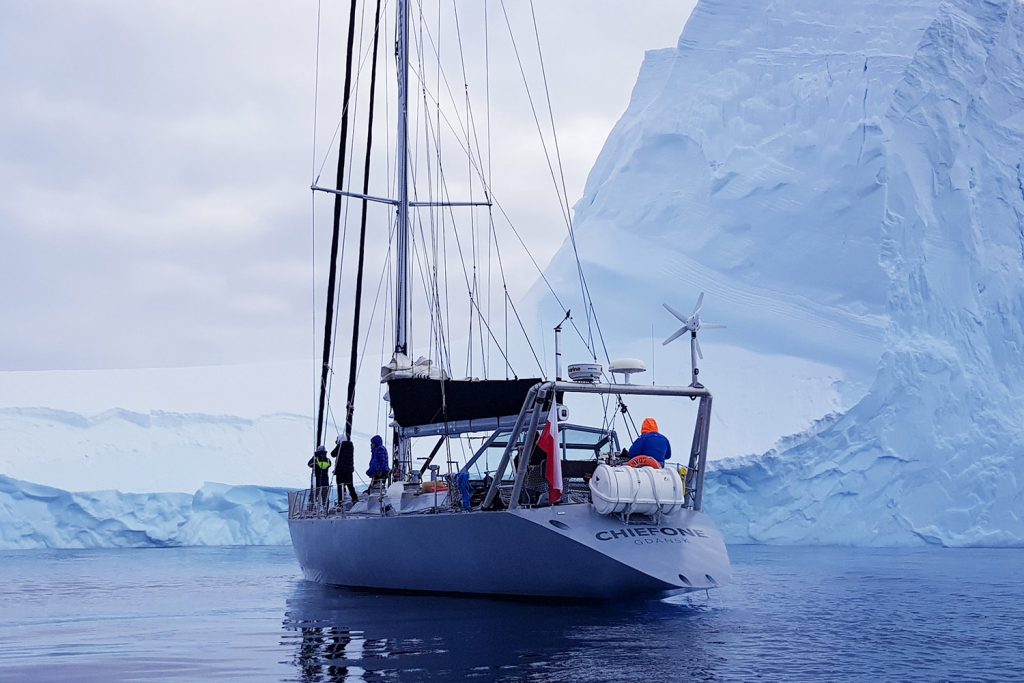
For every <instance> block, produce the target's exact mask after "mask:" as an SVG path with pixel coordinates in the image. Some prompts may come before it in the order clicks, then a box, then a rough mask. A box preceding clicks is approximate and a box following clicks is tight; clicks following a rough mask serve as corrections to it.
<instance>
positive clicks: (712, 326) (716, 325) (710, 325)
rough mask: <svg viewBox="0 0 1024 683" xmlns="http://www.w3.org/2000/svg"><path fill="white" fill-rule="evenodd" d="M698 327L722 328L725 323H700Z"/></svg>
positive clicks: (706, 328)
mask: <svg viewBox="0 0 1024 683" xmlns="http://www.w3.org/2000/svg"><path fill="white" fill-rule="evenodd" d="M700 329H702V330H724V329H725V325H720V324H719V323H701V324H700Z"/></svg>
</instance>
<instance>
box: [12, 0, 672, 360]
mask: <svg viewBox="0 0 1024 683" xmlns="http://www.w3.org/2000/svg"><path fill="white" fill-rule="evenodd" d="M346 4H347V3H335V2H324V3H323V5H322V10H321V36H320V39H321V43H320V71H319V78H320V84H319V96H318V107H317V112H316V121H317V122H318V126H317V127H318V130H317V156H316V161H315V162H314V160H313V154H312V152H311V138H312V127H313V121H314V111H313V92H314V87H313V83H314V54H315V53H314V50H315V27H316V16H317V5H316V4H315V3H313V2H303V3H270V2H264V3H260V2H255V3H254V2H218V3H202V4H193V3H179V2H170V1H157V2H146V3H136V2H127V1H125V2H114V1H108V2H93V3H88V4H75V3H64V2H10V3H4V4H3V5H2V6H0V64H3V65H4V66H3V68H2V69H0V98H2V99H3V101H4V102H5V106H4V107H3V108H0V183H2V184H3V187H4V190H3V192H2V193H0V309H2V311H3V315H4V319H5V320H4V325H3V326H0V369H3V370H12V369H47V368H95V367H146V366H171V365H204V364H216V363H229V362H251V361H260V360H278V359H287V358H308V357H309V356H310V354H311V352H312V349H311V341H310V336H311V335H313V334H314V330H315V329H316V326H314V325H313V324H312V323H311V316H312V314H313V311H314V310H315V311H316V312H317V315H318V316H321V317H322V313H321V311H320V309H321V307H322V305H323V303H322V295H323V290H324V287H325V280H326V278H325V268H326V258H327V251H328V248H327V245H328V240H329V235H328V230H329V225H330V213H331V200H330V199H329V198H327V197H321V198H318V199H317V200H316V212H317V213H316V225H317V232H316V235H315V236H314V234H313V232H312V229H311V215H310V210H311V206H312V204H311V200H310V196H309V192H308V190H307V189H306V188H307V186H308V183H309V181H310V178H311V177H312V176H313V174H314V168H315V166H318V165H319V164H320V163H321V162H325V166H324V168H325V170H324V173H323V175H322V177H321V181H320V182H321V183H323V184H327V185H330V184H332V183H333V175H334V166H335V161H334V157H333V154H334V152H333V151H330V148H329V146H328V143H329V141H330V135H331V132H332V131H333V129H334V126H335V124H336V123H337V118H338V110H339V102H340V94H339V93H340V87H341V80H342V79H341V74H342V68H343V56H344V50H343V45H344V30H345V27H344V21H345V20H344V16H345V13H346V11H347V10H346V8H345V5H346ZM427 4H430V3H427ZM675 4H676V3H670V2H650V3H637V4H636V5H637V6H632V5H631V6H629V7H627V8H624V7H623V5H622V4H621V3H613V2H610V1H608V0H604V1H602V2H594V1H584V0H573V1H572V2H562V3H543V4H538V5H537V20H538V23H539V25H540V27H541V35H542V38H543V40H544V47H545V53H544V58H545V60H546V66H547V72H548V78H549V82H548V85H549V89H550V90H549V91H550V97H551V105H552V109H553V110H554V113H555V116H556V123H557V124H558V130H559V146H560V152H561V157H562V161H563V164H564V167H565V181H566V187H567V195H568V199H569V202H570V203H571V202H574V201H575V199H576V198H577V197H578V196H579V195H580V194H581V192H582V187H583V182H584V180H585V176H586V173H587V171H588V170H589V167H590V165H591V164H592V162H593V160H594V158H595V157H596V156H597V153H598V151H599V149H600V146H601V144H602V143H603V139H604V136H605V135H606V134H607V132H608V130H610V128H611V126H612V125H613V124H614V121H615V119H616V118H617V116H618V114H619V113H620V112H621V111H622V110H623V109H624V108H625V105H626V102H627V99H628V93H629V89H630V87H631V85H632V82H633V80H634V78H635V75H636V71H637V69H638V67H639V64H640V60H641V58H642V53H643V50H644V49H647V48H656V47H662V46H664V45H668V44H671V43H673V42H674V41H675V39H676V36H677V35H678V32H679V30H680V29H681V27H682V23H683V20H684V19H685V16H686V15H687V14H688V12H689V8H688V7H676V6H675ZM506 6H507V7H508V11H509V15H510V18H511V19H512V22H513V25H514V27H515V29H516V34H517V40H519V41H520V45H519V47H520V50H521V54H522V55H523V58H524V67H525V68H526V70H527V75H528V76H529V80H530V83H531V87H532V88H534V90H533V91H532V94H533V96H534V98H535V104H536V105H537V106H538V107H540V108H542V109H543V112H544V114H543V116H546V100H541V99H540V98H542V97H544V95H543V90H542V88H541V85H542V84H541V81H540V78H539V71H538V69H537V63H536V45H535V44H533V42H532V41H533V34H532V22H531V21H530V16H529V6H528V5H527V4H526V3H524V2H521V1H515V0H508V2H506ZM445 7H446V8H447V7H448V5H447V4H445ZM487 7H488V12H489V20H490V26H491V31H490V33H489V34H488V45H489V48H490V51H491V52H490V58H491V78H492V80H491V93H490V105H491V107H490V111H491V143H492V144H491V152H492V153H491V167H492V169H493V181H494V182H493V185H494V187H495V193H496V195H497V197H498V198H499V200H500V201H501V202H502V204H503V206H504V207H505V208H506V210H507V211H508V212H509V214H510V215H511V216H512V217H513V219H514V220H515V222H516V224H517V226H518V227H519V229H520V230H521V232H522V233H523V235H524V237H525V238H526V239H527V240H528V241H529V243H530V245H531V249H532V250H533V251H534V254H535V256H536V258H537V260H538V261H539V262H540V263H541V264H542V265H543V264H544V263H546V262H547V261H548V259H549V258H550V256H551V255H552V254H553V253H554V252H555V250H556V249H557V248H558V247H559V245H560V244H561V242H562V241H563V239H564V238H565V228H564V223H563V222H562V221H561V218H560V213H559V207H558V203H557V200H556V194H555V191H554V189H553V186H552V183H551V180H550V178H549V177H548V176H549V171H548V168H547V165H546V162H545V161H544V156H543V153H542V151H541V150H540V147H539V145H538V142H537V133H536V130H535V124H534V121H533V117H532V114H531V113H530V110H529V107H528V104H526V103H525V95H524V91H523V86H522V82H521V78H520V76H519V74H518V72H517V68H518V67H516V66H515V65H514V62H513V60H514V55H513V54H512V52H511V49H510V46H509V42H508V32H507V29H506V28H505V26H504V23H503V21H504V19H503V17H501V16H500V15H499V14H497V13H498V12H499V11H500V5H499V4H498V3H495V2H490V3H488V5H487ZM431 11H436V9H435V10H431V9H430V8H429V7H427V5H424V12H425V14H426V15H427V16H431V14H430V12H431ZM460 12H462V13H461V14H460V22H461V26H460V28H461V30H462V38H463V48H464V51H465V53H466V54H470V55H474V57H473V58H472V61H470V62H469V64H468V66H467V76H468V78H469V80H470V83H471V88H472V96H473V97H474V98H476V99H475V100H474V113H475V117H474V118H475V123H476V130H477V133H478V137H479V134H482V133H483V132H485V127H484V125H485V123H484V120H483V116H484V113H485V108H484V107H483V104H482V103H483V102H484V98H483V95H482V93H480V91H479V88H477V85H478V84H479V83H481V82H482V72H483V66H484V64H483V61H482V60H481V59H480V58H479V57H480V55H481V54H482V52H483V31H482V28H481V27H482V26H483V15H482V5H471V6H469V7H467V8H461V7H460ZM389 21H390V19H389ZM474 27H475V28H474ZM440 28H441V32H442V35H441V37H442V38H444V39H445V40H443V41H442V42H441V45H442V48H441V51H442V61H443V63H444V66H445V69H446V73H447V74H448V77H449V83H450V85H451V86H452V88H453V93H454V94H455V96H456V99H458V97H459V95H460V94H461V91H460V87H461V80H462V76H461V73H460V72H461V67H460V66H459V65H458V52H457V49H456V47H454V45H456V44H457V41H455V38H456V36H455V34H454V30H453V26H452V25H451V23H445V24H442V26H441V27H440ZM453 41H454V42H453ZM366 49H368V45H367V44H364V51H365V50H366ZM381 52H382V59H386V60H390V59H391V50H390V43H389V42H385V45H384V49H382V51H381ZM381 69H382V75H386V81H384V82H386V83H388V84H389V88H391V89H393V86H391V85H390V83H391V81H392V80H393V75H394V67H393V64H391V63H390V61H389V63H388V64H387V66H386V67H385V66H384V65H383V61H382V66H381ZM385 72H386V74H385ZM366 75H367V73H366V72H364V73H363V75H362V77H363V78H365V76H366ZM435 76H436V74H435ZM425 78H426V80H427V81H428V83H429V82H432V81H431V79H430V77H429V76H425ZM433 82H434V85H435V86H437V83H436V79H435V80H434V81H433ZM362 84H363V86H364V87H365V84H366V82H365V80H364V81H362ZM437 92H441V96H440V98H439V99H440V100H441V102H442V108H443V109H445V110H446V111H447V112H449V113H451V114H452V115H454V112H455V111H456V110H457V109H458V106H457V104H454V103H452V101H451V98H449V97H448V95H447V91H446V90H445V91H441V90H440V88H436V89H435V95H436V94H437ZM363 97H365V95H364V96H363ZM380 97H381V100H380V102H381V106H382V107H390V108H391V109H390V112H391V114H392V115H393V107H394V102H393V95H391V96H390V97H391V100H390V101H388V100H387V98H386V97H384V96H383V95H381V96H380ZM419 99H421V96H420V97H419ZM361 106H365V105H364V104H361ZM417 106H419V100H418V101H417ZM428 110H429V106H428ZM358 113H359V116H360V127H359V129H358V131H357V138H359V139H361V136H362V135H363V133H362V128H361V125H362V121H363V120H364V118H363V116H362V114H363V112H361V111H360V112H358ZM435 114H436V111H435ZM416 116H420V114H416ZM417 120H418V121H419V120H420V119H417ZM435 122H436V116H435ZM541 123H542V127H544V126H546V125H547V123H546V121H545V119H544V118H543V117H542V119H541ZM453 125H455V126H456V127H457V124H456V123H455V122H454V118H453ZM445 133H446V134H450V131H447V130H446V131H445ZM420 134H421V135H422V133H420ZM377 136H378V137H377V143H376V148H377V150H378V152H380V153H379V154H378V155H377V156H376V158H375V168H376V169H377V171H376V175H375V180H377V181H380V182H378V183H376V186H377V187H378V188H379V189H377V190H376V191H378V192H380V193H382V194H384V193H385V190H384V189H380V188H383V187H384V186H385V185H386V182H385V181H384V176H385V175H386V173H385V169H386V168H387V167H388V166H389V165H390V167H391V168H393V158H392V159H390V161H388V160H387V159H386V155H385V154H384V153H383V152H382V150H383V149H384V145H385V143H386V142H387V140H388V139H389V136H390V137H391V139H392V140H393V136H391V135H390V134H389V133H385V131H383V130H381V129H378V132H377ZM549 142H551V141H550V139H549ZM419 144H425V143H423V142H421V143H419ZM442 151H443V159H444V160H445V163H446V166H447V167H448V170H447V171H446V174H447V175H449V176H450V178H449V180H450V191H451V192H452V194H453V198H458V197H455V196H454V195H455V194H457V193H466V194H468V193H469V192H470V187H471V181H470V174H469V173H468V172H467V171H466V169H464V168H463V165H464V163H465V162H464V161H462V162H456V161H455V159H456V158H457V154H456V152H458V145H457V144H455V143H453V142H451V141H449V142H448V143H446V144H445V146H444V147H443V148H442ZM421 152H422V150H421ZM361 155H362V150H361V143H359V142H357V143H355V144H354V149H353V150H352V158H353V159H355V160H356V161H355V168H356V169H358V168H359V167H360V166H361V159H362V156H361ZM486 158H487V157H486V154H485V155H484V157H483V159H486ZM325 160H326V161H325ZM449 160H451V161H449ZM418 170H419V171H423V172H424V174H425V170H426V167H425V166H421V167H419V169H418ZM421 179H423V176H421ZM472 183H473V185H472V187H473V190H474V194H475V196H477V197H479V196H480V186H479V182H478V181H476V180H474V181H472ZM459 196H465V195H462V194H460V195H459ZM349 210H350V211H351V212H352V213H351V214H350V223H349V227H348V238H349V242H348V244H347V246H346V249H347V252H346V263H345V266H344V268H345V270H344V277H343V280H344V282H343V294H344V295H347V298H346V297H345V296H343V300H344V303H343V311H346V313H345V315H348V313H347V311H350V309H351V294H350V291H351V281H352V277H353V275H354V271H355V268H354V249H355V246H354V244H355V241H354V239H355V235H356V232H357V230H358V220H357V218H358V205H357V204H351V205H350V206H349ZM470 213H471V210H467V213H466V214H464V215H463V216H462V217H461V218H460V219H459V220H463V221H465V220H467V218H466V217H467V216H468V215H470ZM370 216H371V218H370V221H371V224H370V226H369V232H370V237H371V248H370V250H369V253H368V257H367V258H368V260H367V264H368V265H367V267H368V271H367V272H368V275H367V282H366V290H365V295H366V297H367V299H366V301H365V303H366V307H367V308H370V307H371V306H372V298H373V296H374V295H375V293H376V287H377V282H378V280H379V279H380V276H381V273H382V272H383V271H384V270H385V268H386V266H385V263H384V258H385V254H386V251H387V246H386V242H385V240H384V235H386V231H387V229H388V225H389V224H390V217H389V214H388V211H387V210H386V209H385V208H382V207H374V208H373V210H372V212H371V214H370ZM421 217H422V218H423V220H424V221H425V228H424V234H425V235H429V225H428V224H429V223H430V221H431V220H434V222H435V225H436V226H438V227H437V229H438V230H440V228H439V222H440V221H442V220H447V219H445V218H444V216H443V215H442V214H440V213H435V214H434V215H433V216H430V215H427V214H426V212H424V214H423V215H422V216H421ZM484 218H485V212H483V211H482V210H476V219H477V220H476V223H475V224H476V237H477V238H478V244H477V250H478V252H479V253H480V254H481V261H480V263H481V264H483V262H484V261H485V259H486V256H487V242H486V241H485V240H484V238H485V237H486V232H487V231H486V222H485V220H484ZM468 230H469V232H467V233H465V237H466V240H465V241H466V244H467V249H471V248H472V241H473V235H472V234H471V233H472V230H473V228H472V226H470V227H469V228H468ZM314 237H315V242H316V251H315V252H314V249H313V247H314V245H313V241H314ZM498 237H499V240H500V241H501V243H502V248H503V256H505V258H506V259H507V261H506V269H507V272H508V273H510V274H511V275H512V277H510V281H509V287H510V291H511V292H512V293H513V296H515V297H518V296H521V295H522V294H524V293H525V292H526V290H527V288H528V287H529V286H530V284H532V282H533V280H534V278H535V271H533V270H532V266H531V265H530V262H529V259H528V257H527V256H526V255H525V254H524V253H522V252H521V250H520V249H518V247H517V246H516V244H515V240H514V237H513V236H512V235H511V233H510V232H509V231H508V229H507V228H506V227H501V228H500V232H499V235H498ZM454 254H455V245H454V240H452V242H451V243H450V244H449V255H450V256H452V258H454ZM314 261H315V262H316V265H317V273H318V283H317V287H316V291H318V292H319V294H318V296H317V297H316V298H314V295H313V291H314V283H313V282H311V271H312V269H313V264H314ZM449 266H450V267H451V272H450V273H449V276H450V277H452V278H453V279H452V281H451V282H450V286H451V290H452V293H451V295H452V301H453V303H452V311H453V316H455V317H456V318H457V322H459V325H458V326H459V327H461V321H464V320H465V316H466V313H465V312H463V311H465V310H467V307H466V304H465V301H464V300H463V301H460V302H459V303H458V305H456V304H455V303H454V302H455V295H456V293H457V294H458V296H460V297H462V298H463V299H464V290H465V285H464V283H463V282H462V280H461V278H462V274H461V267H459V266H457V265H455V264H454V263H449ZM481 267H482V265H481ZM417 278H418V276H417ZM385 281H386V278H385ZM386 296H390V294H389V290H388V289H387V285H386V284H385V285H384V289H383V290H382V292H381V294H380V303H379V307H380V308H381V312H378V314H377V318H376V319H377V324H378V325H379V324H380V323H381V321H382V320H383V312H382V311H383V307H384V306H385V298H386ZM366 315H367V316H368V315H369V311H367V313H366ZM459 316H461V317H459ZM421 320H423V319H422V318H421ZM318 324H319V323H318ZM419 327H423V328H424V329H425V328H426V327H427V325H426V324H425V323H424V325H422V326H418V328H417V329H419ZM382 332H383V330H381V329H378V328H375V329H374V330H372V331H371V334H373V335H377V336H381V337H383V335H382V334H381V333H382ZM316 337H317V338H318V337H319V333H317V334H316ZM341 337H342V338H347V334H343V335H341ZM344 343H347V342H344Z"/></svg>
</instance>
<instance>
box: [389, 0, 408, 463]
mask: <svg viewBox="0 0 1024 683" xmlns="http://www.w3.org/2000/svg"><path fill="white" fill-rule="evenodd" d="M396 31H397V35H396V37H395V40H396V43H397V45H396V48H395V49H396V57H397V62H398V68H397V69H396V71H397V72H398V136H397V140H396V143H397V148H396V154H397V156H398V159H397V163H396V164H395V166H396V167H397V168H396V170H397V173H398V225H397V226H396V233H397V238H398V239H397V240H396V245H395V246H396V249H395V356H398V354H400V353H401V354H406V355H408V353H409V168H408V164H409V0H398V21H397V22H396ZM391 443H392V445H393V448H394V456H395V459H396V460H397V462H398V469H399V471H400V472H401V474H400V476H401V477H402V478H403V479H404V478H405V475H406V474H407V473H408V472H409V471H410V463H411V454H410V453H409V443H408V441H407V440H405V439H402V438H401V437H400V435H399V431H398V428H397V427H395V432H394V436H393V438H392V441H391Z"/></svg>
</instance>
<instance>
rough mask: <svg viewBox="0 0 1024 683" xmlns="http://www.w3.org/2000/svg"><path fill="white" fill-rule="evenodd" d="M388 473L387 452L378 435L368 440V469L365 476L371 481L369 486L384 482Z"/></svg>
mask: <svg viewBox="0 0 1024 683" xmlns="http://www.w3.org/2000/svg"><path fill="white" fill-rule="evenodd" d="M390 472H391V468H390V467H388V451H387V449H386V448H384V439H382V438H380V434H378V435H376V436H374V437H373V438H372V439H370V469H368V470H366V476H368V477H370V479H371V480H372V481H371V482H370V486H371V487H372V486H373V485H374V484H378V483H382V482H386V481H387V478H388V474H389V473H390Z"/></svg>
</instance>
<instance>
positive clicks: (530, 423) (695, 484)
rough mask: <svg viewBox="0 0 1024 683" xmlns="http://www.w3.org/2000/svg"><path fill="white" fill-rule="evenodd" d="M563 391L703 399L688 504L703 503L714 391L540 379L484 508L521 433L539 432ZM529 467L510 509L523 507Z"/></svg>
mask: <svg viewBox="0 0 1024 683" xmlns="http://www.w3.org/2000/svg"><path fill="white" fill-rule="evenodd" d="M561 393H567V394H603V395H613V394H614V395H622V394H630V395H638V396H684V397H687V398H691V399H700V405H699V406H698V408H697V422H696V424H695V425H694V429H693V442H692V444H691V447H690V460H689V462H688V464H687V472H686V499H685V502H684V506H685V507H688V508H692V509H694V510H700V509H701V507H702V497H703V493H704V469H705V465H706V463H707V451H708V427H709V424H710V421H711V392H709V391H708V390H707V389H705V388H703V387H678V386H663V387H659V386H653V385H652V386H644V385H636V384H603V383H594V384H590V383H582V382H540V383H538V384H535V385H534V386H532V387H531V388H530V390H529V392H528V393H527V394H526V400H525V401H524V402H523V407H522V409H521V410H520V411H519V415H518V416H517V417H516V421H515V424H514V425H513V426H512V431H511V432H510V433H509V434H508V443H507V444H506V446H505V450H504V452H503V453H502V455H501V462H500V463H499V464H498V469H497V470H496V471H495V472H494V479H493V481H492V482H491V485H490V488H489V489H488V490H487V496H486V497H485V498H484V501H483V505H482V508H483V509H485V510H486V509H489V508H490V507H491V505H493V503H494V499H495V497H496V496H497V495H498V491H499V488H500V486H501V481H502V477H504V475H505V470H507V469H508V466H509V463H510V462H511V461H512V454H513V452H514V451H515V448H516V442H517V441H518V439H519V435H520V434H536V433H537V428H538V426H539V425H540V421H541V419H542V418H543V416H544V415H545V414H546V410H545V409H546V408H549V407H550V405H551V403H550V402H551V400H553V398H554V396H555V395H557V394H561ZM523 443H525V444H529V443H531V440H530V439H525V438H524V439H523ZM526 469H527V468H526V467H519V468H518V469H517V470H516V479H515V484H514V485H513V487H512V498H511V500H510V501H509V506H508V507H509V509H510V510H514V509H516V508H517V507H519V496H520V494H521V493H522V490H523V482H524V481H525V480H526Z"/></svg>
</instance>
